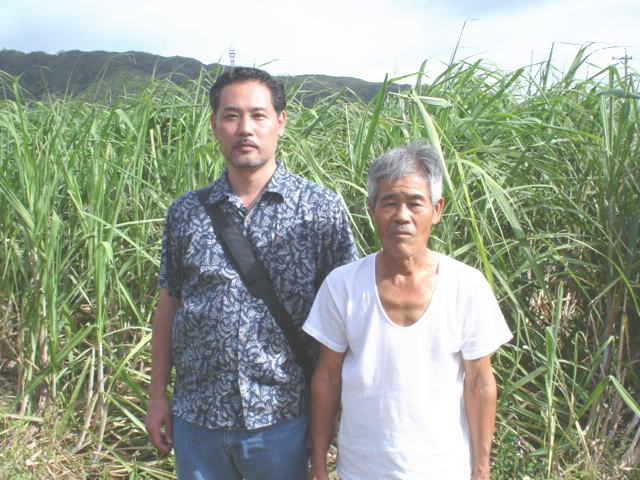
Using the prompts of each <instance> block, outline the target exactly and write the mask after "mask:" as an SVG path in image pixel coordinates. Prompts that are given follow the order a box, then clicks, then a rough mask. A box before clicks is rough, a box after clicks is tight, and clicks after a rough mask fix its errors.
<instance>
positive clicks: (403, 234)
mask: <svg viewBox="0 0 640 480" xmlns="http://www.w3.org/2000/svg"><path fill="white" fill-rule="evenodd" d="M391 235H393V236H394V237H413V233H411V232H407V231H406V230H396V231H395V232H391Z"/></svg>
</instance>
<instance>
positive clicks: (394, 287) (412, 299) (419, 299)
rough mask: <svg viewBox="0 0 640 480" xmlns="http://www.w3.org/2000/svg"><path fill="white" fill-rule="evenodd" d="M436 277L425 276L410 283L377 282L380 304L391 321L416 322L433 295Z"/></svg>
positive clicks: (401, 324) (401, 322) (396, 322)
mask: <svg viewBox="0 0 640 480" xmlns="http://www.w3.org/2000/svg"><path fill="white" fill-rule="evenodd" d="M435 287H436V277H435V276H433V278H425V279H422V280H421V281H419V282H416V283H414V284H411V285H406V284H401V285H398V284H394V283H393V282H389V281H381V282H377V285H376V288H377V292H378V297H379V299H380V304H381V306H382V309H383V311H384V313H385V314H386V316H387V317H388V318H389V320H391V321H392V322H393V323H395V324H397V325H400V326H403V327H404V326H409V325H413V324H414V323H415V322H417V321H418V320H419V319H420V318H421V317H422V316H423V315H424V314H425V312H426V311H427V309H428V308H429V305H430V304H431V300H432V298H433V295H434V291H435Z"/></svg>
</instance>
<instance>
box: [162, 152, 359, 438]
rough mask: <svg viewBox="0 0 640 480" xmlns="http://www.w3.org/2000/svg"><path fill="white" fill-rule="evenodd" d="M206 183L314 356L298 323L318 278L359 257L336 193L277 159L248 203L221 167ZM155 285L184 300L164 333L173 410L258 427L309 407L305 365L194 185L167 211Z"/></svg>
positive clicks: (213, 423)
mask: <svg viewBox="0 0 640 480" xmlns="http://www.w3.org/2000/svg"><path fill="white" fill-rule="evenodd" d="M211 186H212V190H211V195H210V197H209V201H210V202H212V203H215V202H222V208H223V210H224V212H225V214H226V215H227V216H228V218H230V219H233V220H234V221H236V222H238V224H241V225H242V227H243V231H244V234H245V235H246V236H247V237H248V238H249V240H250V243H251V244H252V245H253V246H254V254H255V255H256V257H257V258H259V259H260V260H261V261H262V262H263V264H264V265H265V267H266V269H267V271H268V272H269V274H270V276H271V278H272V279H273V286H274V289H275V291H276V293H277V294H278V297H279V298H280V300H281V301H282V302H283V304H284V306H285V308H286V309H287V311H288V312H289V313H290V314H291V317H292V319H293V321H294V323H295V324H296V325H297V327H298V330H299V333H300V335H301V336H303V337H304V338H305V341H306V342H307V344H308V347H309V349H310V351H311V352H312V354H314V355H315V344H314V341H313V340H311V339H310V337H308V336H307V335H306V334H305V333H303V331H302V324H303V323H304V321H305V319H306V317H307V315H308V313H309V310H310V309H311V305H312V303H313V299H314V297H315V294H316V292H317V290H318V288H319V287H320V284H321V283H322V280H323V279H324V277H325V276H326V275H327V274H328V273H329V272H330V271H331V270H332V269H333V268H335V267H337V266H339V265H342V264H345V263H348V262H350V261H352V260H355V259H356V258H357V253H356V249H355V245H354V242H353V236H352V234H351V230H350V229H349V221H348V217H347V214H346V210H345V208H344V205H343V203H342V202H341V200H340V198H339V197H338V196H337V195H336V194H335V193H334V192H332V191H330V190H328V189H326V188H324V187H321V186H319V185H316V184H314V183H312V182H310V181H308V180H305V179H303V178H301V177H299V176H297V175H293V174H291V173H289V172H288V171H287V170H286V169H285V168H284V166H283V165H281V164H279V165H278V167H277V169H276V171H275V173H274V174H273V176H272V178H271V180H270V181H269V183H268V185H267V187H266V189H265V191H264V192H263V193H262V195H261V196H260V198H259V199H258V200H257V201H256V203H255V205H254V207H253V208H252V209H251V210H249V211H247V210H246V209H245V208H244V206H243V205H242V203H241V202H240V200H239V199H238V197H237V196H236V195H235V194H234V193H233V192H232V191H231V190H230V188H229V185H228V182H227V178H226V172H225V173H223V175H221V176H220V178H219V179H218V180H216V181H215V182H213V183H212V184H211ZM158 285H159V286H160V288H165V289H167V291H168V292H169V294H170V295H171V296H173V297H177V298H180V299H181V301H180V304H179V306H178V309H177V311H176V314H175V316H174V319H173V325H172V332H171V350H172V360H173V364H174V366H175V368H176V384H175V388H174V394H173V407H172V410H173V413H174V415H177V416H179V417H180V418H182V419H184V420H186V421H189V422H192V423H195V424H198V425H202V426H205V427H208V428H224V429H255V428H260V427H264V426H268V425H272V424H274V423H278V422H281V421H286V420H290V419H293V418H295V417H297V416H299V415H301V414H303V413H304V412H305V411H307V409H308V395H307V392H306V386H305V380H304V375H303V373H302V369H301V368H300V367H299V366H298V365H297V364H296V363H295V359H294V355H293V353H292V352H291V349H290V347H289V345H288V343H287V341H286V339H285V337H284V335H283V334H282V332H281V330H280V328H279V327H278V325H277V324H276V322H275V320H274V319H273V317H272V315H271V313H270V312H269V310H268V308H267V306H266V305H265V304H264V303H263V301H262V300H259V299H257V298H255V297H253V296H252V295H251V294H250V293H249V292H248V290H247V288H246V287H245V285H244V284H243V282H242V280H241V279H240V277H239V276H238V273H237V272H236V271H235V269H234V268H233V266H232V265H231V264H230V263H229V261H228V260H227V258H226V257H225V255H224V254H223V251H222V247H221V245H220V244H219V243H218V241H217V239H216V237H215V234H214V232H213V228H212V226H211V220H210V219H209V216H208V215H207V213H206V212H205V210H204V208H203V207H202V205H201V204H200V202H199V201H198V198H197V196H196V193H195V192H193V191H192V192H187V193H185V194H183V195H182V196H180V197H179V198H178V199H177V200H176V201H174V202H173V204H172V205H171V207H170V208H169V211H168V213H167V219H166V224H165V231H164V237H163V244H162V259H161V266H160V277H159V280H158Z"/></svg>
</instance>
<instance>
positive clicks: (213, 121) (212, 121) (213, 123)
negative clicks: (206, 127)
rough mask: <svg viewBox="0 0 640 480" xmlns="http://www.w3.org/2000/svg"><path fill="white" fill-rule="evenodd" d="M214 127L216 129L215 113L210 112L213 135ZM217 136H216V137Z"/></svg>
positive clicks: (214, 134) (214, 133) (214, 132)
mask: <svg viewBox="0 0 640 480" xmlns="http://www.w3.org/2000/svg"><path fill="white" fill-rule="evenodd" d="M216 129H217V124H216V114H215V113H212V114H211V131H212V132H213V136H214V137H215V136H216ZM216 138H217V137H216Z"/></svg>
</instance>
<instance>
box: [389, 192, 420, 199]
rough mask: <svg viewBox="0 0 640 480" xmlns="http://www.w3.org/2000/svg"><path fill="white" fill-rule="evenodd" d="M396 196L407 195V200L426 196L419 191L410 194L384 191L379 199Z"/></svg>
mask: <svg viewBox="0 0 640 480" xmlns="http://www.w3.org/2000/svg"><path fill="white" fill-rule="evenodd" d="M398 197H407V198H408V199H409V200H424V199H425V198H426V197H425V195H423V194H421V193H412V194H411V195H406V194H403V193H395V192H391V193H385V194H384V195H382V196H381V197H380V200H391V199H394V198H398Z"/></svg>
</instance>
